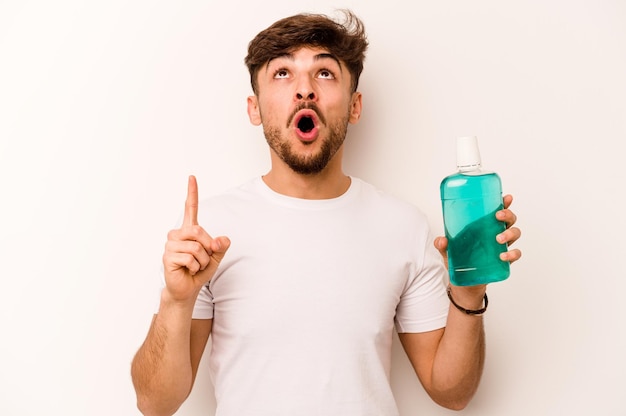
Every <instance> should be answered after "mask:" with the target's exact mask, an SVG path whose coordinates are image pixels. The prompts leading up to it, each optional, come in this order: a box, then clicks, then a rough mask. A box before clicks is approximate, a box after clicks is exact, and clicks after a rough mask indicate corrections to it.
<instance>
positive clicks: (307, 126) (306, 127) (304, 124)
mask: <svg viewBox="0 0 626 416" xmlns="http://www.w3.org/2000/svg"><path fill="white" fill-rule="evenodd" d="M314 127H315V123H313V119H312V118H311V117H309V116H304V117H302V118H300V120H298V130H300V131H301V132H303V133H309V132H310V131H311V130H313V128H314Z"/></svg>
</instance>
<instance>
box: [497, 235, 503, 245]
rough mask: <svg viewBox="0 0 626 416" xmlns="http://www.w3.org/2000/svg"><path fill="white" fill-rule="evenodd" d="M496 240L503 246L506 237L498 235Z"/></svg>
mask: <svg viewBox="0 0 626 416" xmlns="http://www.w3.org/2000/svg"><path fill="white" fill-rule="evenodd" d="M496 240H498V243H500V244H502V243H504V236H503V235H502V234H498V235H497V236H496Z"/></svg>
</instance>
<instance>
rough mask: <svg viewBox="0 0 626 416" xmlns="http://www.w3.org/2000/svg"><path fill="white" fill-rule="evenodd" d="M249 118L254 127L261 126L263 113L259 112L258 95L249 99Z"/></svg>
mask: <svg viewBox="0 0 626 416" xmlns="http://www.w3.org/2000/svg"><path fill="white" fill-rule="evenodd" d="M248 117H249V118H250V123H252V125H254V126H259V125H261V111H260V110H259V100H258V99H257V96H256V95H251V96H249V97H248Z"/></svg>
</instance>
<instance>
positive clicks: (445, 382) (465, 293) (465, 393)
mask: <svg viewBox="0 0 626 416" xmlns="http://www.w3.org/2000/svg"><path fill="white" fill-rule="evenodd" d="M455 289H456V290H455ZM482 294H484V291H482V292H481V291H480V290H478V291H477V290H465V289H461V290H459V288H453V292H452V296H453V297H454V299H455V301H456V302H457V303H458V304H460V305H463V307H465V308H467V309H480V308H481V305H482V299H483V298H482ZM484 360H485V332H484V326H483V318H482V317H481V316H471V315H467V314H465V313H463V312H461V311H459V310H458V309H457V308H456V307H454V306H453V305H452V304H451V305H450V310H449V313H448V321H447V324H446V328H445V331H444V334H443V336H442V338H441V341H440V344H439V348H438V349H437V353H436V355H435V357H434V362H433V369H432V379H431V388H432V395H433V396H434V397H436V398H437V401H439V402H442V404H444V405H445V406H446V407H451V408H453V409H462V408H463V407H465V406H466V405H467V404H468V403H469V401H470V399H471V398H472V397H473V395H474V393H475V392H476V390H477V388H478V385H479V383H480V379H481V376H482V372H483V367H484Z"/></svg>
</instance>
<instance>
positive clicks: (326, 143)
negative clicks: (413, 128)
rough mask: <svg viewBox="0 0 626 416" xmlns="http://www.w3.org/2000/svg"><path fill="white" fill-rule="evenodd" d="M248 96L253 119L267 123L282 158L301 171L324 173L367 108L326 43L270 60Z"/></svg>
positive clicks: (266, 129) (268, 134)
mask: <svg viewBox="0 0 626 416" xmlns="http://www.w3.org/2000/svg"><path fill="white" fill-rule="evenodd" d="M257 79H258V94H257V95H256V96H252V97H249V98H248V114H249V116H250V121H251V122H252V123H253V124H255V125H259V124H262V125H263V131H264V133H265V137H266V139H267V142H268V144H269V146H270V148H271V149H272V151H273V153H274V155H275V156H277V157H278V159H277V161H281V162H282V163H285V164H287V165H288V166H289V167H290V168H291V169H292V170H294V171H295V172H297V173H301V174H314V173H318V172H321V171H322V170H323V169H324V168H325V167H326V166H327V164H328V163H329V161H330V160H331V159H332V158H333V156H334V155H335V154H336V153H337V151H338V150H339V149H340V148H341V146H342V145H343V141H344V139H345V136H346V131H347V127H348V123H356V122H357V121H358V118H359V116H360V112H361V94H360V93H356V92H355V93H352V92H351V90H350V88H351V83H350V82H351V78H350V73H349V71H348V70H347V69H346V67H345V66H344V65H343V64H342V63H340V62H339V60H338V59H336V58H335V57H333V56H332V55H331V54H329V53H328V51H327V50H325V49H321V48H309V47H304V48H301V49H298V50H296V51H294V52H293V53H291V54H289V55H283V56H280V57H277V58H274V59H272V60H270V61H269V62H268V63H267V64H266V65H264V66H263V67H261V69H260V70H259V73H258V75H257Z"/></svg>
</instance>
